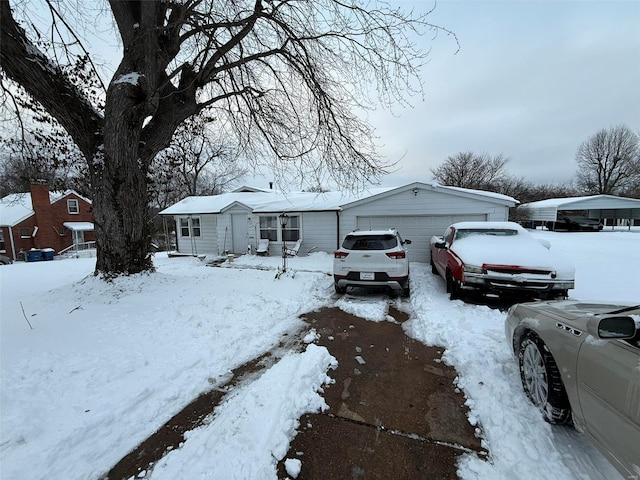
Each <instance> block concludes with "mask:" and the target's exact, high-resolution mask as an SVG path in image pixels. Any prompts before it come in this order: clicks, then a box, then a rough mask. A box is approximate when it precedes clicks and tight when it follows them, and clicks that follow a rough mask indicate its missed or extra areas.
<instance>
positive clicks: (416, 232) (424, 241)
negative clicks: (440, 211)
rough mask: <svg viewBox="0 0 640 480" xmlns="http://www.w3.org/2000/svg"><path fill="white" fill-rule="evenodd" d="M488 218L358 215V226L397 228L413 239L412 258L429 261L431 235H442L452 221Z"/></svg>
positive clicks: (468, 216)
mask: <svg viewBox="0 0 640 480" xmlns="http://www.w3.org/2000/svg"><path fill="white" fill-rule="evenodd" d="M486 219H487V216H486V215H484V214H478V215H422V216H418V215H411V216H379V217H375V216H374V217H358V218H357V224H358V227H357V228H359V229H361V230H369V229H385V228H396V229H398V232H400V235H401V236H402V238H403V240H407V239H409V240H411V245H407V250H408V252H409V258H410V260H411V261H412V262H424V263H427V262H429V259H430V253H429V241H430V240H431V237H433V236H434V235H442V234H443V233H444V231H445V230H446V228H447V227H448V226H449V225H451V224H452V223H456V222H470V221H474V222H482V221H485V220H486ZM345 233H347V232H345Z"/></svg>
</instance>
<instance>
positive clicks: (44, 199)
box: [0, 185, 95, 260]
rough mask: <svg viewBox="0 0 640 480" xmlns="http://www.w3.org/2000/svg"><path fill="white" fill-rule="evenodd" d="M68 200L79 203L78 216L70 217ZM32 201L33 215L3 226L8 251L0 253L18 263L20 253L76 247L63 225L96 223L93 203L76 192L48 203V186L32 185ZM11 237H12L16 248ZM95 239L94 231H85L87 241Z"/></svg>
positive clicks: (70, 233)
mask: <svg viewBox="0 0 640 480" xmlns="http://www.w3.org/2000/svg"><path fill="white" fill-rule="evenodd" d="M68 199H74V200H77V201H78V213H76V214H70V213H69V212H68V209H67V200H68ZM31 202H32V206H33V210H34V212H35V214H34V215H32V216H31V217H29V218H27V219H25V220H23V221H22V222H20V223H18V224H16V225H14V226H13V227H11V228H9V227H8V226H3V227H2V232H3V234H4V240H5V242H4V243H5V251H4V252H0V253H1V254H2V255H6V256H8V257H10V258H12V259H13V260H17V259H18V258H19V257H20V255H19V252H20V250H24V251H27V250H30V249H32V248H37V249H42V248H53V249H54V250H55V251H56V253H57V252H59V251H61V250H64V249H65V248H67V247H69V246H71V245H72V244H73V232H72V231H70V230H67V229H66V228H65V227H64V226H63V224H64V222H93V213H92V206H91V204H90V203H88V202H87V201H86V200H85V199H83V198H82V197H79V196H77V195H75V194H73V193H70V194H68V195H65V196H64V197H62V198H60V199H58V200H57V201H55V202H53V203H49V188H48V186H47V185H32V186H31ZM36 226H37V227H38V229H37V231H36V234H35V236H34V235H33V233H34V230H35V227H36ZM24 230H26V235H22V233H23V231H24ZM10 234H13V249H12V244H11V239H10ZM94 240H95V235H94V232H85V241H87V242H90V241H94ZM14 251H15V255H14Z"/></svg>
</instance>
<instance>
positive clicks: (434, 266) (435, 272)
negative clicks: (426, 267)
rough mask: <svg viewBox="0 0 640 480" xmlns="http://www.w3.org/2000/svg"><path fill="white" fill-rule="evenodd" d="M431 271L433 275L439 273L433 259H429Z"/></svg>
mask: <svg viewBox="0 0 640 480" xmlns="http://www.w3.org/2000/svg"><path fill="white" fill-rule="evenodd" d="M431 273H433V274H434V275H439V274H440V272H438V269H437V268H436V264H435V263H433V260H431Z"/></svg>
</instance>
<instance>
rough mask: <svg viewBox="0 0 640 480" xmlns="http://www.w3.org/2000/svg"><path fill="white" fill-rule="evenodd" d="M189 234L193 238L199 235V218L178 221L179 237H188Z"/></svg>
mask: <svg viewBox="0 0 640 480" xmlns="http://www.w3.org/2000/svg"><path fill="white" fill-rule="evenodd" d="M191 234H193V236H194V237H199V236H200V235H201V230H200V217H194V218H181V219H180V236H181V237H190V236H191Z"/></svg>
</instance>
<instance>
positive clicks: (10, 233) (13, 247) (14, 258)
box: [9, 227, 18, 262]
mask: <svg viewBox="0 0 640 480" xmlns="http://www.w3.org/2000/svg"><path fill="white" fill-rule="evenodd" d="M9 239H10V240H11V253H12V254H13V261H14V262H15V261H16V260H17V259H18V257H16V244H15V243H13V229H12V228H11V227H9Z"/></svg>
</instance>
